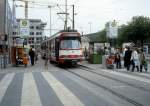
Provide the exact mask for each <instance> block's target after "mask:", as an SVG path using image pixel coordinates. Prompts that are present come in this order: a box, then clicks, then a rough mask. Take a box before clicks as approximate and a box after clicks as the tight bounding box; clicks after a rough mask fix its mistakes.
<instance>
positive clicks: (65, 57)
mask: <svg viewBox="0 0 150 106" xmlns="http://www.w3.org/2000/svg"><path fill="white" fill-rule="evenodd" d="M41 52H42V56H43V58H46V57H45V56H46V55H47V54H48V57H49V61H50V62H56V63H57V64H66V63H69V64H77V62H81V61H82V60H83V59H84V57H83V50H82V46H81V35H80V33H79V32H77V31H75V30H72V31H64V30H62V31H60V32H58V33H56V34H54V35H53V36H51V37H49V38H48V39H46V40H44V41H43V42H42V43H41Z"/></svg>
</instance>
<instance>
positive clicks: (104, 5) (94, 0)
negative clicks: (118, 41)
mask: <svg viewBox="0 0 150 106" xmlns="http://www.w3.org/2000/svg"><path fill="white" fill-rule="evenodd" d="M33 1H35V2H40V3H42V4H44V3H46V4H50V5H54V6H56V4H59V5H64V4H65V0H33ZM67 1H68V5H72V4H74V5H75V12H76V13H77V15H76V16H75V27H76V29H77V30H78V31H79V32H82V31H83V33H84V34H87V33H90V32H91V33H94V32H98V31H100V30H102V29H104V27H105V23H106V22H108V21H113V20H116V21H118V23H119V25H121V24H126V23H127V22H128V21H130V20H131V18H132V17H133V16H139V15H143V16H148V17H150V11H149V10H150V7H149V4H150V0H67ZM18 3H19V2H17V4H18ZM20 4H23V3H20ZM29 7H36V8H29V18H34V19H41V20H42V21H43V22H47V27H46V29H49V26H50V25H49V9H48V8H44V6H38V5H33V4H32V5H31V4H30V5H29ZM64 8H65V7H64V6H59V7H54V8H52V29H55V30H53V31H52V33H55V32H57V31H58V30H57V29H63V27H64V26H63V25H64V23H63V20H62V18H63V15H61V17H59V16H58V15H57V13H58V12H62V10H64ZM61 9H62V10H61ZM68 11H69V13H70V15H69V17H70V18H72V13H71V11H72V7H71V6H68ZM16 15H17V17H18V18H24V8H23V7H22V8H21V7H17V8H16ZM68 21H69V25H68V26H71V21H70V20H68ZM47 31H48V30H47ZM47 31H46V33H45V34H48V33H47ZM47 36H48V35H47Z"/></svg>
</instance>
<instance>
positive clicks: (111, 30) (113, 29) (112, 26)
mask: <svg viewBox="0 0 150 106" xmlns="http://www.w3.org/2000/svg"><path fill="white" fill-rule="evenodd" d="M106 34H107V37H109V38H116V37H117V36H118V26H117V22H116V21H113V22H108V23H107V24H106Z"/></svg>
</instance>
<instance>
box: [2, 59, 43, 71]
mask: <svg viewBox="0 0 150 106" xmlns="http://www.w3.org/2000/svg"><path fill="white" fill-rule="evenodd" d="M41 70H43V71H44V60H42V59H40V58H39V60H38V61H37V62H36V63H35V64H34V66H31V64H30V62H29V64H28V65H27V67H25V66H24V65H19V66H12V64H9V65H7V67H6V68H2V69H1V68H0V73H11V72H15V73H19V72H39V71H41Z"/></svg>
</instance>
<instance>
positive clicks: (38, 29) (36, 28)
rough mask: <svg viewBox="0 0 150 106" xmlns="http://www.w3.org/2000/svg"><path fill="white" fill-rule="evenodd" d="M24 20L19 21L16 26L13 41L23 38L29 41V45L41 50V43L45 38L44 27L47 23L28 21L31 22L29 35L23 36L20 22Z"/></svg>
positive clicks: (38, 20)
mask: <svg viewBox="0 0 150 106" xmlns="http://www.w3.org/2000/svg"><path fill="white" fill-rule="evenodd" d="M21 20H23V19H17V24H16V25H15V26H14V31H13V39H14V40H15V38H18V37H21V38H24V40H25V41H27V45H29V46H30V47H32V48H35V49H36V50H39V47H40V43H41V41H42V40H43V38H44V36H45V35H44V27H45V25H46V23H44V22H42V21H41V20H40V19H26V20H27V21H28V22H29V28H28V35H27V36H22V34H21V27H20V22H21Z"/></svg>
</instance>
